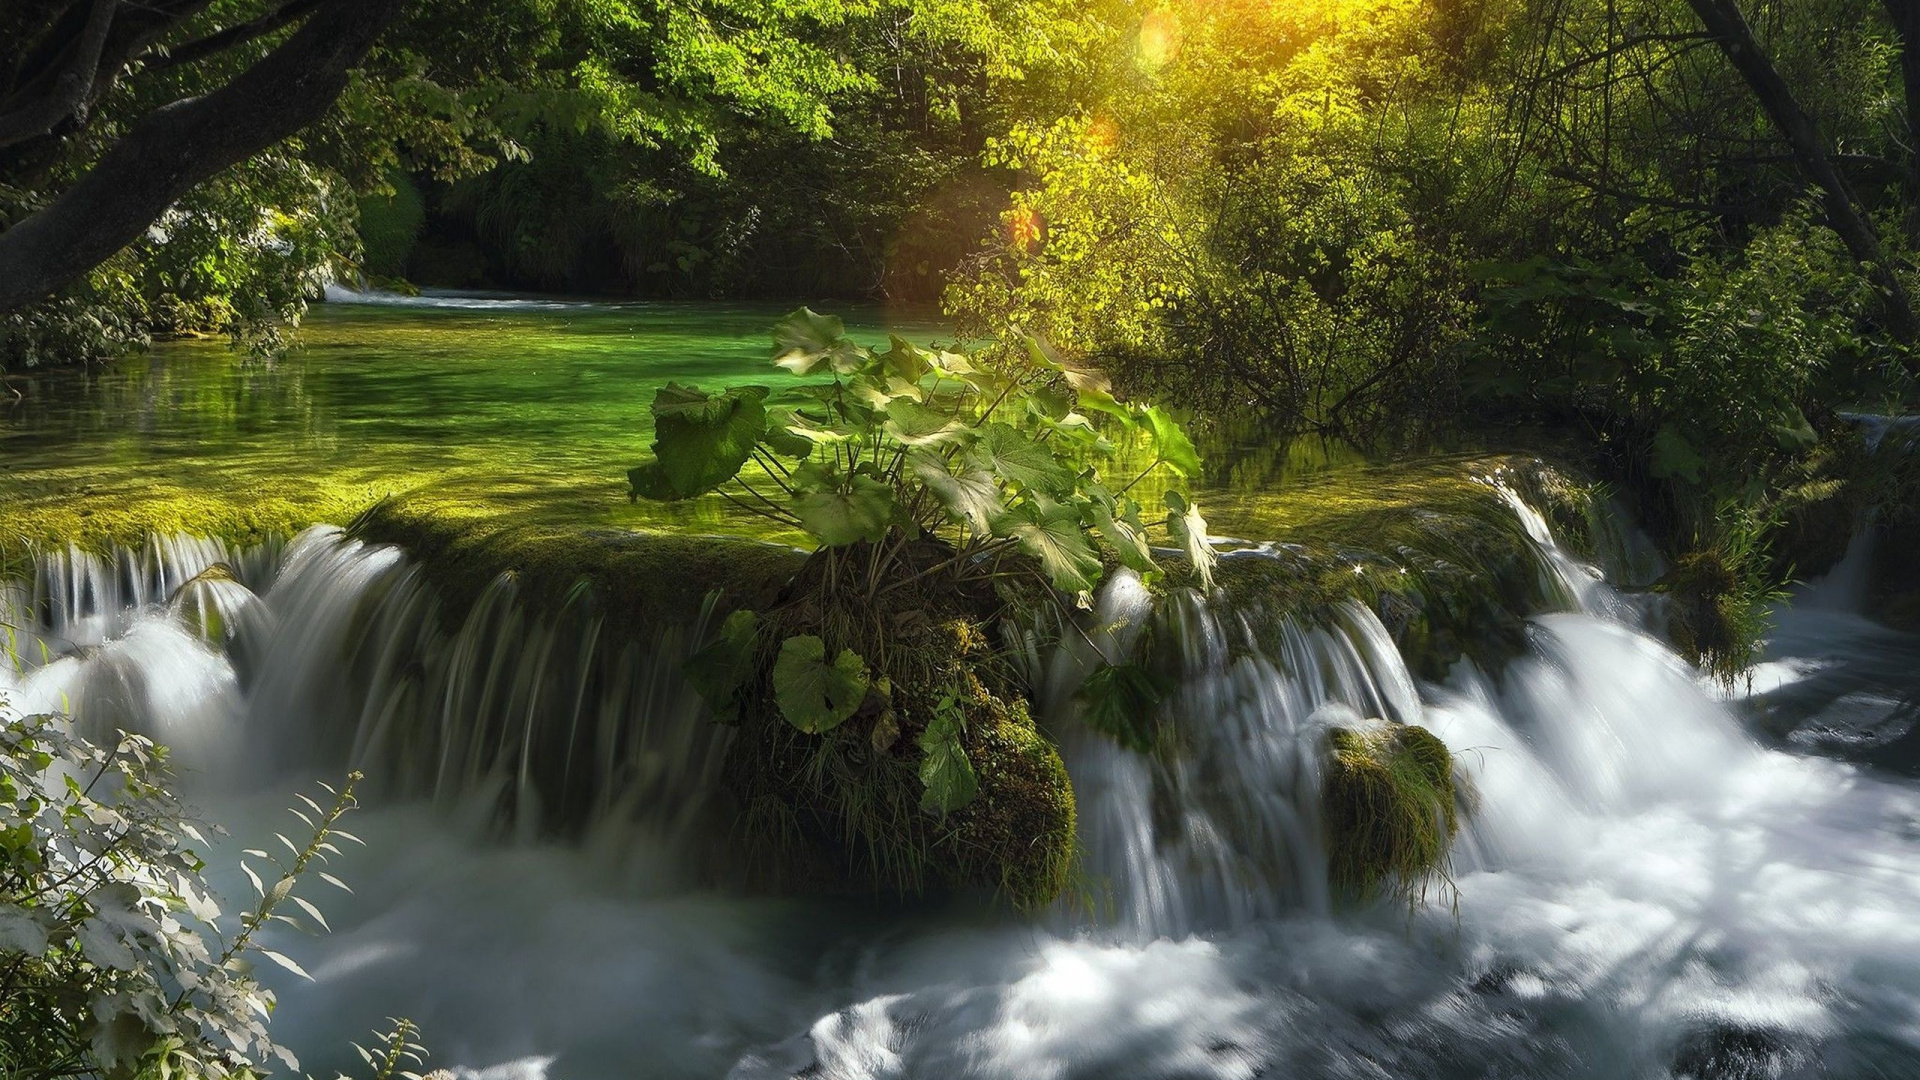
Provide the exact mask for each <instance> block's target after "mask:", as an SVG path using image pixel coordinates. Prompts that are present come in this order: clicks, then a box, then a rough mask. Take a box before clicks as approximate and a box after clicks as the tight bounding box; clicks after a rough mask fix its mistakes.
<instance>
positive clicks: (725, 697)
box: [680, 609, 760, 722]
mask: <svg viewBox="0 0 1920 1080" xmlns="http://www.w3.org/2000/svg"><path fill="white" fill-rule="evenodd" d="M759 633H760V617H759V616H758V615H755V614H754V613H753V612H751V611H748V610H745V609H742V610H740V611H736V612H734V613H733V614H731V615H729V616H727V621H726V622H724V623H722V624H720V633H719V634H718V635H716V636H715V637H714V639H713V640H712V641H711V642H708V643H707V646H706V647H705V648H703V649H701V650H700V651H699V652H696V653H694V654H693V655H692V656H689V657H687V659H686V660H685V661H684V662H683V663H681V665H680V672H681V674H682V675H685V676H686V679H687V682H688V683H689V684H691V685H692V686H693V688H694V690H695V691H697V692H698V693H699V694H700V697H701V699H702V700H704V701H705V702H706V703H707V708H709V709H712V710H713V715H714V718H715V719H717V720H720V721H722V722H731V721H733V720H734V719H736V718H737V717H738V715H739V706H740V698H739V693H740V687H742V686H743V685H745V684H746V681H747V679H748V677H749V676H751V675H752V674H753V654H754V646H755V644H756V643H757V642H758V640H759Z"/></svg>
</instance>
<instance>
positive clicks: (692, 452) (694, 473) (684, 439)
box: [627, 383, 767, 501]
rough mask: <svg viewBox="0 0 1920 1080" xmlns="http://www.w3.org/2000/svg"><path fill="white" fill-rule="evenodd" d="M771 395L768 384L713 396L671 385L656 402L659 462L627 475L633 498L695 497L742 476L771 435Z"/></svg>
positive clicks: (655, 441) (655, 448) (655, 442)
mask: <svg viewBox="0 0 1920 1080" xmlns="http://www.w3.org/2000/svg"><path fill="white" fill-rule="evenodd" d="M766 396H767V389H766V387H764V386H737V387H733V388H731V389H729V390H726V391H724V392H722V393H719V394H708V393H706V392H705V391H703V390H701V389H699V388H698V387H693V386H682V385H680V384H679V383H668V384H667V385H666V386H665V387H664V388H662V389H661V390H659V391H658V392H656V393H655V394H654V398H653V418H654V420H653V434H654V438H653V453H654V460H653V461H650V462H646V463H644V464H642V465H640V466H638V467H636V468H634V469H631V470H629V471H628V472H627V483H628V484H629V485H630V497H632V498H636V499H652V500H655V501H671V500H675V499H690V498H693V497H694V496H696V495H702V494H705V493H706V492H709V491H712V490H713V489H715V488H717V487H719V486H720V485H721V484H724V483H726V482H727V481H729V480H731V479H733V478H734V477H735V476H738V475H739V473H740V467H741V466H742V465H745V464H746V463H747V459H748V458H749V457H752V456H753V448H754V446H755V445H756V444H758V443H759V441H760V438H761V436H763V435H765V434H766V431H767V410H766V406H765V404H764V401H765V399H766Z"/></svg>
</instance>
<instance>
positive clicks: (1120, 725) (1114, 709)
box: [1079, 662, 1173, 754]
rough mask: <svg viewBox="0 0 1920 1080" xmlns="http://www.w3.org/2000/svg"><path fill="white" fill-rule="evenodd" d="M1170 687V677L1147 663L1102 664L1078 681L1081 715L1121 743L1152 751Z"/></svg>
mask: <svg viewBox="0 0 1920 1080" xmlns="http://www.w3.org/2000/svg"><path fill="white" fill-rule="evenodd" d="M1172 689H1173V686H1172V682H1171V680H1169V679H1168V678H1167V677H1166V676H1165V675H1163V674H1162V673H1161V672H1159V671H1157V670H1155V669H1154V668H1153V667H1151V666H1149V665H1147V664H1143V663H1137V662H1130V663H1123V664H1103V665H1101V666H1100V667H1099V668H1098V669H1096V670H1095V671H1094V672H1093V674H1091V675H1089V676H1087V679H1086V682H1085V683H1083V684H1081V687H1080V691H1079V698H1080V701H1081V703H1082V704H1084V705H1085V706H1086V710H1085V712H1083V713H1082V714H1081V715H1082V718H1083V719H1084V720H1085V721H1086V723H1087V726H1088V727H1091V728H1093V729H1094V730H1095V731H1098V732H1100V733H1102V734H1104V735H1106V736H1108V737H1109V738H1111V739H1113V740H1114V741H1115V742H1118V743H1119V744H1120V745H1122V746H1125V747H1127V748H1128V749H1130V750H1133V751H1135V752H1137V753H1142V754H1148V753H1152V752H1154V751H1155V750H1157V749H1159V747H1160V724H1159V715H1160V708H1161V705H1162V703H1163V702H1164V701H1165V700H1166V696H1167V694H1168V693H1169V692H1171V691H1172Z"/></svg>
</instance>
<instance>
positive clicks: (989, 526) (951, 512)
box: [908, 453, 1006, 534]
mask: <svg viewBox="0 0 1920 1080" xmlns="http://www.w3.org/2000/svg"><path fill="white" fill-rule="evenodd" d="M908 462H909V464H910V465H911V467H912V468H913V474H914V476H915V477H917V478H918V479H919V481H920V482H921V483H922V484H925V485H926V487H927V490H928V491H931V492H933V497H934V498H935V499H937V500H939V502H940V505H941V507H942V508H944V509H945V510H946V512H947V515H948V516H949V517H950V518H952V519H953V520H954V521H958V522H964V523H966V525H967V526H968V527H970V528H972V529H973V530H974V531H975V532H978V533H983V534H985V533H990V532H991V531H992V530H993V521H994V519H995V518H997V517H999V516H1000V515H1001V514H1003V513H1005V512H1006V505H1005V504H1004V503H1002V502H1001V501H1000V485H999V483H998V482H997V481H995V480H994V478H993V474H992V473H989V472H987V471H986V470H984V469H971V468H970V469H968V470H966V471H965V472H963V473H961V474H960V475H958V476H955V475H954V474H953V473H952V472H950V471H948V469H947V463H946V462H945V461H943V460H941V459H940V458H939V457H938V456H936V455H934V454H926V453H914V454H911V455H909V457H908Z"/></svg>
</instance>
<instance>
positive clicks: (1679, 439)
mask: <svg viewBox="0 0 1920 1080" xmlns="http://www.w3.org/2000/svg"><path fill="white" fill-rule="evenodd" d="M1706 463H1707V459H1706V458H1705V457H1703V456H1702V455H1701V453H1700V451H1698V450H1695V449H1694V448H1693V444H1692V443H1691V442H1689V441H1687V437H1686V436H1685V435H1682V434H1681V433H1680V430H1679V429H1678V428H1676V427H1674V426H1673V425H1672V424H1662V425H1661V426H1660V430H1659V431H1658V432H1656V433H1654V436H1653V475H1655V476H1657V477H1660V478H1661V479H1663V480H1664V479H1672V478H1673V477H1681V478H1683V479H1686V480H1688V481H1691V482H1692V483H1696V484H1697V483H1699V482H1700V470H1701V468H1702V467H1703V466H1705V465H1706Z"/></svg>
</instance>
